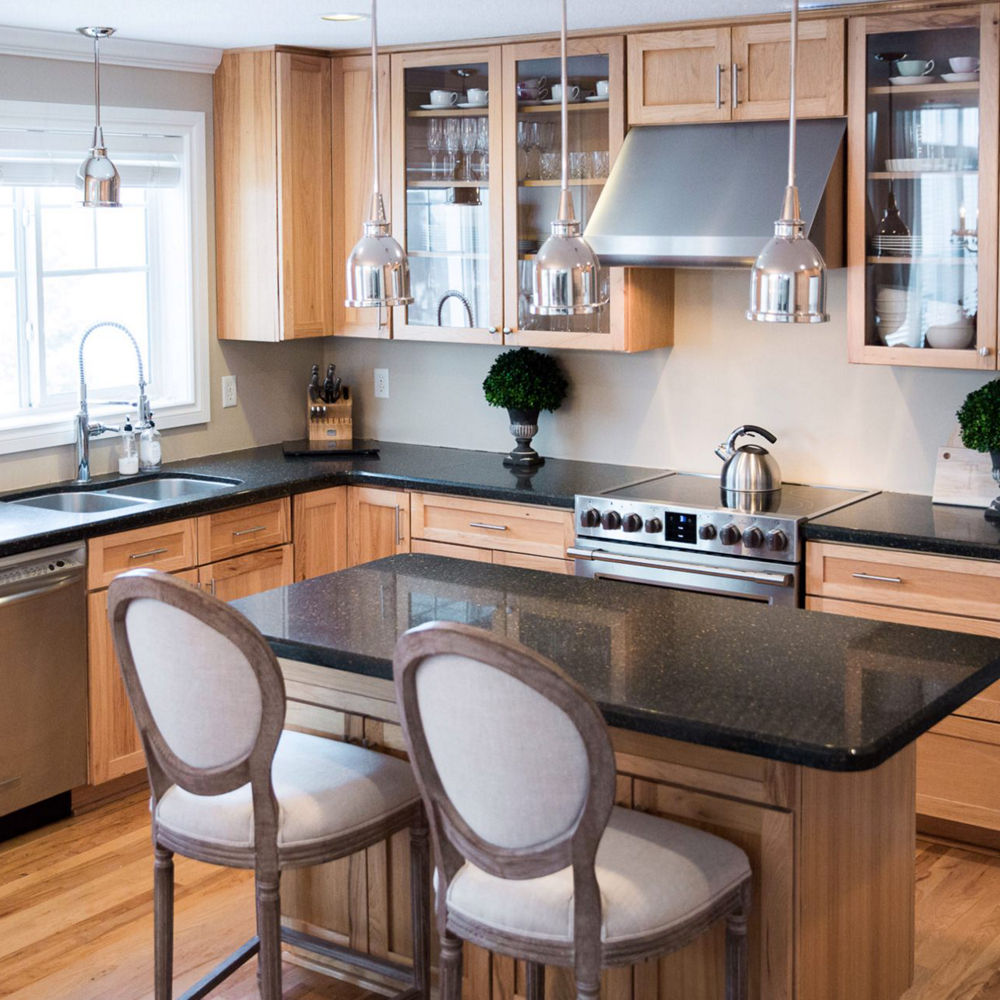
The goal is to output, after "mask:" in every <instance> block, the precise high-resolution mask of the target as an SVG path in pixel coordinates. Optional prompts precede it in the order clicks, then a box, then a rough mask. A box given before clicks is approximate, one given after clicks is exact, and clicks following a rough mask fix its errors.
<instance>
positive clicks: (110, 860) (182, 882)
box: [0, 793, 1000, 1000]
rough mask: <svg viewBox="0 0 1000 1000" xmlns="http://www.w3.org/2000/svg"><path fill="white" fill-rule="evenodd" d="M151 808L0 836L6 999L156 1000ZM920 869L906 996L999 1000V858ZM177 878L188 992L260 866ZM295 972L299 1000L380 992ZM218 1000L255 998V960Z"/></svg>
mask: <svg viewBox="0 0 1000 1000" xmlns="http://www.w3.org/2000/svg"><path fill="white" fill-rule="evenodd" d="M147 802H148V800H147V796H146V795H145V793H141V794H138V795H132V796H130V797H129V798H127V799H123V800H122V801H121V802H118V803H114V804H112V805H109V806H105V807H103V808H101V809H99V810H97V811H95V812H92V813H88V814H86V815H83V816H80V817H77V818H74V819H71V820H65V821H63V822H61V823H57V824H54V825H52V826H49V827H46V828H44V829H43V830H39V831H35V832H34V833H31V834H27V835H25V836H23V837H19V838H17V839H15V840H11V841H8V842H7V843H3V844H0V997H4V998H11V1000H43V998H44V1000H152V992H151V989H150V984H151V983H152V979H153V976H152V872H151V864H150V854H151V851H150V846H149V815H148V805H147ZM916 872H917V934H916V970H915V976H914V985H913V988H912V989H911V990H909V991H908V992H907V993H906V994H905V995H904V998H903V1000H1000V855H996V854H987V853H979V852H973V851H970V850H966V849H963V848H961V847H955V846H947V845H944V844H937V843H930V842H928V841H920V842H919V843H918V845H917V854H916ZM176 880H177V897H176V900H177V901H176V918H177V942H176V944H177V947H176V953H175V968H174V971H175V976H176V980H175V990H176V991H177V992H180V991H182V990H183V989H184V988H186V987H187V986H189V985H190V984H191V983H193V982H195V981H196V980H197V979H198V978H199V977H200V976H202V975H203V974H204V973H205V972H206V971H207V970H208V969H210V968H211V967H212V966H213V965H214V964H215V963H216V962H217V961H218V960H219V959H220V958H221V957H223V956H224V955H226V954H228V952H229V951H231V950H232V949H233V948H235V947H236V946H237V945H238V944H240V943H241V942H242V941H244V940H246V939H247V938H248V937H249V936H250V935H251V934H252V933H253V886H252V876H251V875H250V873H248V872H240V871H234V870H231V869H225V868H219V867H216V866H212V865H203V864H199V863H198V862H194V861H188V860H187V859H184V858H177V865H176ZM873 947H877V942H873ZM284 972H285V997H286V998H288V1000H362V998H367V997H372V996H374V995H373V994H370V993H366V992H365V991H364V990H362V989H360V988H358V987H355V986H351V985H348V984H346V983H342V982H338V981H336V980H332V979H328V978H327V977H325V976H322V975H320V974H318V973H314V972H310V971H308V970H304V969H299V968H297V967H295V966H292V965H289V964H287V963H286V964H285V966H284ZM213 996H215V997H218V998H219V1000H253V998H256V996H257V990H256V964H255V963H254V962H250V963H249V964H248V965H247V966H245V967H244V968H243V969H242V970H240V973H239V974H238V975H237V976H236V977H234V978H233V979H231V980H229V982H227V983H226V984H225V985H224V986H222V987H220V989H218V990H217V991H216V993H215V994H213ZM844 1000H849V998H844Z"/></svg>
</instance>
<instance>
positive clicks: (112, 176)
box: [76, 28, 121, 208]
mask: <svg viewBox="0 0 1000 1000" xmlns="http://www.w3.org/2000/svg"><path fill="white" fill-rule="evenodd" d="M76 30H77V31H79V32H80V34H81V35H86V36H87V37H88V38H93V39H94V140H93V142H92V143H91V146H90V154H89V155H88V156H87V158H86V159H85V160H84V161H83V163H81V164H80V167H79V169H78V170H77V172H76V183H77V186H78V187H81V188H82V189H83V204H84V205H85V206H87V207H89V208H119V207H121V201H120V196H119V192H120V189H121V179H120V178H119V176H118V169H117V168H116V167H115V165H114V164H113V163H112V162H111V159H110V158H109V156H108V150H107V147H106V146H105V145H104V130H103V129H102V128H101V56H100V50H99V46H100V42H101V39H102V38H107V37H108V36H109V35H113V34H114V31H115V29H114V28H77V29H76Z"/></svg>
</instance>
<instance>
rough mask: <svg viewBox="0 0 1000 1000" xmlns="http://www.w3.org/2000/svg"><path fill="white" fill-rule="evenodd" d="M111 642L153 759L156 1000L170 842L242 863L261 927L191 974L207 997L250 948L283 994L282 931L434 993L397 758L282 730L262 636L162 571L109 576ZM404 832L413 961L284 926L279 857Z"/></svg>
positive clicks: (169, 905) (165, 934) (419, 819)
mask: <svg viewBox="0 0 1000 1000" xmlns="http://www.w3.org/2000/svg"><path fill="white" fill-rule="evenodd" d="M108 613H109V615H110V617H111V631H112V635H113V637H114V643H115V652H116V653H117V655H118V660H119V663H120V665H121V669H122V678H123V679H124V681H125V688H126V691H127V692H128V696H129V701H130V702H131V705H132V711H133V713H134V715H135V719H136V724H137V726H138V729H139V735H140V736H141V738H142V746H143V750H144V751H145V754H146V764H147V767H148V771H149V783H150V787H151V790H152V805H151V811H152V823H153V851H154V869H153V871H154V877H153V909H154V914H153V916H154V919H153V926H154V936H155V964H156V969H155V984H154V985H155V998H156V1000H170V998H171V997H172V995H173V994H172V989H173V897H174V877H173V855H174V852H177V853H179V854H183V855H184V856H185V857H189V858H194V859H196V860H198V861H206V862H210V863H214V864H221V865H228V866H230V867H236V868H252V869H254V886H255V897H256V912H257V936H256V937H254V938H252V939H251V940H250V941H248V942H247V943H246V944H245V945H243V946H242V947H241V948H239V949H238V950H237V951H236V952H234V953H233V954H232V955H231V956H229V958H227V959H226V960H224V961H223V962H222V963H221V964H220V965H219V966H218V967H217V968H216V969H214V970H213V971H212V972H210V973H209V974H208V975H207V976H205V977H204V978H203V979H202V980H200V981H199V982H198V983H196V984H195V985H194V986H192V987H191V988H190V989H188V990H187V992H186V993H185V994H184V997H183V998H182V1000H200V998H202V997H206V996H208V994H209V993H211V992H212V991H213V990H214V989H215V987H216V986H218V985H219V984H220V983H221V982H222V981H223V980H224V979H226V978H227V977H228V976H229V975H230V974H231V973H232V972H233V971H234V970H235V969H237V968H239V966H240V965H242V964H243V963H244V962H246V961H247V960H248V959H250V958H252V957H253V956H254V955H257V954H259V963H258V980H259V986H260V995H261V997H262V998H263V1000H280V998H281V992H282V990H281V945H282V942H287V943H289V944H293V945H295V946H297V947H300V948H305V949H307V950H311V951H315V952H319V953H321V954H323V955H325V956H327V957H330V958H334V959H336V960H339V961H340V962H347V963H350V962H351V960H352V959H353V960H355V961H357V962H359V963H362V964H363V965H364V967H365V968H366V969H367V970H370V971H375V972H378V973H381V974H382V975H384V976H385V977H387V979H388V981H390V982H398V983H400V985H401V993H400V996H405V997H406V1000H429V995H430V951H429V946H428V945H429V937H428V930H429V919H428V911H429V909H430V865H429V858H428V850H427V823H426V819H425V817H424V814H423V808H422V806H421V802H420V794H419V791H418V789H417V786H416V782H415V781H414V778H413V773H412V771H411V769H410V768H409V766H408V765H407V764H406V762H405V761H401V760H397V759H396V758H394V757H389V756H385V755H382V754H379V753H375V752H374V751H372V750H368V749H365V748H362V747H358V746H353V745H350V744H348V743H342V742H336V741H333V740H326V739H322V738H320V737H318V736H311V735H308V734H304V733H297V732H290V731H284V730H283V725H284V720H285V685H284V680H283V679H282V675H281V669H280V668H279V666H278V661H277V659H275V656H274V653H273V652H272V651H271V649H270V647H269V646H268V644H267V642H266V640H265V639H264V637H263V636H262V635H261V634H260V633H259V632H258V631H257V630H256V629H255V628H254V627H253V625H251V624H250V622H248V621H247V620H246V619H245V618H244V617H243V616H242V615H240V614H239V613H237V612H236V611H235V610H234V609H233V608H231V607H229V605H227V604H224V603H223V602H222V601H219V600H217V599H216V598H215V597H211V596H209V595H208V594H207V593H205V592H204V591H202V590H199V589H198V588H196V587H193V586H191V585H190V584H187V583H184V582H183V581H181V580H178V579H175V578H174V577H170V576H166V575H165V574H163V573H157V572H154V571H153V570H135V571H133V572H131V573H124V574H122V575H121V576H119V577H117V578H116V579H115V580H113V581H112V583H111V587H110V588H109V591H108ZM406 828H409V830H410V858H411V861H410V886H411V919H412V923H413V928H412V933H413V968H412V972H411V971H410V970H408V969H404V968H403V967H402V966H400V965H398V964H395V963H392V962H388V961H381V960H380V959H377V958H375V957H373V956H369V955H367V954H365V955H360V954H359V953H357V952H354V951H352V950H351V949H348V948H340V947H338V946H336V945H334V944H332V943H330V942H329V941H326V940H320V939H319V938H316V937H312V936H311V935H309V934H307V933H305V932H303V931H299V930H293V929H289V928H282V927H281V902H280V893H279V887H280V879H281V871H282V870H283V869H285V868H290V867H296V866H302V865H317V864H323V863H325V862H328V861H335V860H336V859H338V858H343V857H346V856H348V855H350V854H354V853H355V852H356V851H360V850H363V849H365V848H367V847H371V846H374V845H375V844H378V843H380V842H382V841H384V840H386V839H387V838H388V837H390V836H392V835H393V834H394V833H396V832H398V831H400V830H405V829H406Z"/></svg>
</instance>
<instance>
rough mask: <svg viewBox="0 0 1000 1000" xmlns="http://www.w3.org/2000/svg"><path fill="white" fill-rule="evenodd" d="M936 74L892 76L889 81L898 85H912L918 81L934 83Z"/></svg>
mask: <svg viewBox="0 0 1000 1000" xmlns="http://www.w3.org/2000/svg"><path fill="white" fill-rule="evenodd" d="M936 79H937V77H936V76H890V77H889V83H892V84H895V86H897V87H912V86H913V85H914V84H916V83H933V82H934V81H935V80H936Z"/></svg>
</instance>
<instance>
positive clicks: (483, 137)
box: [476, 118, 490, 181]
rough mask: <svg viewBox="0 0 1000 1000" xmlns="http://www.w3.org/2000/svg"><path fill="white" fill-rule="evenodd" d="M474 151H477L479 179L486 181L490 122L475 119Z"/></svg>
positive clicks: (488, 173) (488, 165) (488, 169)
mask: <svg viewBox="0 0 1000 1000" xmlns="http://www.w3.org/2000/svg"><path fill="white" fill-rule="evenodd" d="M476 149H477V150H478V151H479V179H480V180H483V181H485V180H487V179H488V178H489V175H490V120H489V119H488V118H477V119H476Z"/></svg>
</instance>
